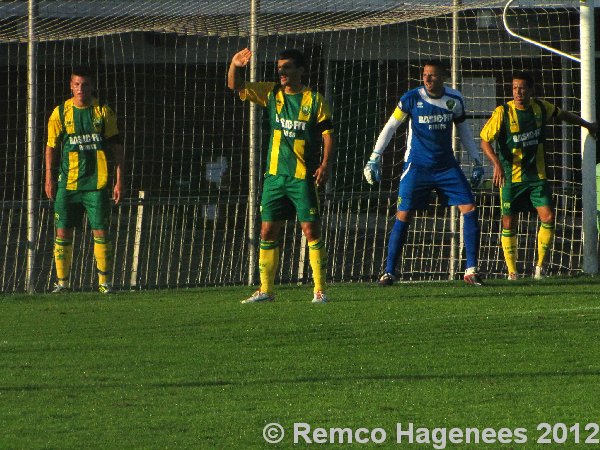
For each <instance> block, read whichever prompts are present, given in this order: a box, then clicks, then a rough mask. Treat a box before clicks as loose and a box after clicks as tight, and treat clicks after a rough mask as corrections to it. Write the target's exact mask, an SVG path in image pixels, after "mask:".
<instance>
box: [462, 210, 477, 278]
mask: <svg viewBox="0 0 600 450" xmlns="http://www.w3.org/2000/svg"><path fill="white" fill-rule="evenodd" d="M463 219H464V221H463V239H464V241H465V253H466V256H467V266H466V267H467V269H469V268H471V267H477V259H478V257H479V238H480V236H479V235H480V233H481V229H480V228H479V212H478V211H477V209H474V210H473V211H470V212H468V213H465V214H463Z"/></svg>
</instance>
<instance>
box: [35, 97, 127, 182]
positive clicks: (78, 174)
mask: <svg viewBox="0 0 600 450" xmlns="http://www.w3.org/2000/svg"><path fill="white" fill-rule="evenodd" d="M117 134H119V130H118V128H117V120H116V117H115V113H114V112H113V110H112V109H110V108H109V107H108V106H106V105H100V103H99V102H98V100H97V99H95V98H94V99H92V104H91V105H90V106H87V107H83V108H79V107H77V106H75V105H73V99H69V100H67V101H66V102H64V103H63V104H61V105H59V106H57V107H56V108H54V111H53V112H52V114H51V115H50V119H49V120H48V141H47V145H48V147H52V148H55V149H60V151H61V160H60V167H59V176H58V186H59V187H62V188H65V189H67V190H70V191H91V190H98V189H102V188H104V187H105V186H106V183H107V180H108V169H107V163H106V143H107V140H108V139H109V138H111V137H113V136H116V135H117Z"/></svg>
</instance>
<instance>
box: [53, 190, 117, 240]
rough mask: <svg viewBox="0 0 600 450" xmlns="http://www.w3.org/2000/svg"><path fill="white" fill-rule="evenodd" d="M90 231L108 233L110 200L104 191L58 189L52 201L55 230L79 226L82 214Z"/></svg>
mask: <svg viewBox="0 0 600 450" xmlns="http://www.w3.org/2000/svg"><path fill="white" fill-rule="evenodd" d="M84 211H85V212H86V213H87V218H88V221H89V223H90V227H92V230H104V231H108V221H109V217H110V198H109V195H108V191H107V190H106V189H101V190H99V191H68V190H66V189H64V188H63V189H61V188H59V189H58V191H57V192H56V200H55V201H54V225H55V227H56V228H57V229H60V228H66V229H72V228H75V227H77V226H79V225H81V222H82V218H83V212H84Z"/></svg>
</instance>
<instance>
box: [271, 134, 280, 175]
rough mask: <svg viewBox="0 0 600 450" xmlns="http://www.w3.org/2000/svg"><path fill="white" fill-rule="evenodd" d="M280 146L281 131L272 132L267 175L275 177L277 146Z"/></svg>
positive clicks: (277, 159) (277, 156)
mask: <svg viewBox="0 0 600 450" xmlns="http://www.w3.org/2000/svg"><path fill="white" fill-rule="evenodd" d="M280 145H281V130H273V145H272V146H271V161H270V163H269V173H270V174H271V175H277V163H278V162H279V146H280Z"/></svg>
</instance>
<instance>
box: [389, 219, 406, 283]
mask: <svg viewBox="0 0 600 450" xmlns="http://www.w3.org/2000/svg"><path fill="white" fill-rule="evenodd" d="M409 225H410V222H402V221H401V220H398V219H396V222H395V223H394V226H393V227H392V233H391V234H390V240H389V241H388V255H387V264H386V266H385V272H386V273H391V274H392V275H393V274H394V273H395V271H396V263H397V262H398V255H400V252H401V251H402V247H403V246H404V240H405V239H406V233H407V232H408V226H409Z"/></svg>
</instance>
